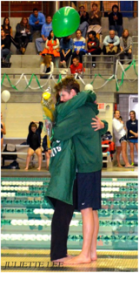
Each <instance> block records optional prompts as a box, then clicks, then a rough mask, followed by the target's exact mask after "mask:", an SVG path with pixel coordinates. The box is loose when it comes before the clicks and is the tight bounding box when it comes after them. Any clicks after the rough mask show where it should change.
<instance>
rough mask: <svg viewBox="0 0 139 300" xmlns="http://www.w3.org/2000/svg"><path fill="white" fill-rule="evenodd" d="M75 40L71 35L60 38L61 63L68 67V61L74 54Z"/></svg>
mask: <svg viewBox="0 0 139 300" xmlns="http://www.w3.org/2000/svg"><path fill="white" fill-rule="evenodd" d="M72 49H73V40H72V39H71V37H70V36H67V37H64V38H62V39H61V40H60V65H61V66H63V67H64V68H66V66H67V61H68V59H69V58H70V56H71V54H72Z"/></svg>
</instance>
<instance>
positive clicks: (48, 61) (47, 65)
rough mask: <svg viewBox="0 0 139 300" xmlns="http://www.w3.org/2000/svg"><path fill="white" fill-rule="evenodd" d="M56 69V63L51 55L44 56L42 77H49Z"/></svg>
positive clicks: (41, 69)
mask: <svg viewBox="0 0 139 300" xmlns="http://www.w3.org/2000/svg"><path fill="white" fill-rule="evenodd" d="M53 71H54V64H53V62H52V56H51V55H45V56H44V58H43V62H42V63H41V66H40V73H41V75H40V78H48V77H49V76H50V74H53Z"/></svg>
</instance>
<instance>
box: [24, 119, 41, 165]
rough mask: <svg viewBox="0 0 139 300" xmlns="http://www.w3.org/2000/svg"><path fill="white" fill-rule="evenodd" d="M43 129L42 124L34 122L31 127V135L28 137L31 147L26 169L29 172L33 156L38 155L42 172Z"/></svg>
mask: <svg viewBox="0 0 139 300" xmlns="http://www.w3.org/2000/svg"><path fill="white" fill-rule="evenodd" d="M37 124H39V126H37ZM42 128H43V123H42V122H35V121H32V122H31V123H30V125H29V133H28V137H27V144H28V145H29V148H28V152H27V159H26V168H25V170H26V171H28V168H29V163H30V159H31V156H32V155H33V154H34V153H36V154H37V156H38V163H39V166H38V168H37V169H38V170H39V171H40V170H41V162H42V151H41V132H42Z"/></svg>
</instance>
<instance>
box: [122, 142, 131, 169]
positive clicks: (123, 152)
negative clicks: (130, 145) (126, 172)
mask: <svg viewBox="0 0 139 300" xmlns="http://www.w3.org/2000/svg"><path fill="white" fill-rule="evenodd" d="M121 146H122V156H123V160H124V163H125V167H132V166H131V165H130V164H129V161H128V158H127V153H126V152H127V142H124V141H123V142H121Z"/></svg>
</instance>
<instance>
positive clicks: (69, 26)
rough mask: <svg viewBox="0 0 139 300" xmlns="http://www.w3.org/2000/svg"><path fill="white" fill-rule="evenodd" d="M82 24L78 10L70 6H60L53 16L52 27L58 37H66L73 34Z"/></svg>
mask: <svg viewBox="0 0 139 300" xmlns="http://www.w3.org/2000/svg"><path fill="white" fill-rule="evenodd" d="M79 25H80V16H79V14H78V12H77V11H76V10H75V9H74V8H72V7H69V6H66V7H62V8H60V9H59V10H58V11H57V12H56V13H55V14H54V16H53V19H52V28H53V32H54V35H55V36H56V37H66V36H69V35H71V34H73V33H74V32H75V31H76V30H77V29H78V27H79Z"/></svg>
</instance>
